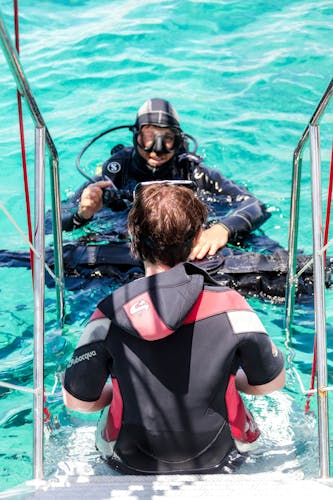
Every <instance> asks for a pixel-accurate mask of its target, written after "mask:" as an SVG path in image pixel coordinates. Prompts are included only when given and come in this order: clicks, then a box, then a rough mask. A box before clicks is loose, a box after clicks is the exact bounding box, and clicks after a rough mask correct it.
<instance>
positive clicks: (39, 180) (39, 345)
mask: <svg viewBox="0 0 333 500" xmlns="http://www.w3.org/2000/svg"><path fill="white" fill-rule="evenodd" d="M35 193H36V194H35V228H34V236H35V247H36V250H37V252H38V257H37V255H36V254H34V280H33V283H34V302H35V304H34V306H35V307H34V389H35V391H34V447H33V450H34V478H35V480H36V481H40V480H42V479H43V475H44V474H43V449H44V445H43V444H44V411H43V410H44V330H45V324H44V323H45V321H44V309H45V300H44V298H45V266H44V262H45V233H44V223H45V128H44V127H36V129H35Z"/></svg>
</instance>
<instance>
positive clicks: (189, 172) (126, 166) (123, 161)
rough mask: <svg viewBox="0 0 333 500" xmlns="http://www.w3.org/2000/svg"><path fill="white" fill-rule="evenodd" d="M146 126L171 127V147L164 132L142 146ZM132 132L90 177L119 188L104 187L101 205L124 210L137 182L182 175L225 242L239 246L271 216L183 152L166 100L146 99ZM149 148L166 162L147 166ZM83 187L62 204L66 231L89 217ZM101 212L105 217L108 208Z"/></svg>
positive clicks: (182, 137) (254, 200) (185, 145)
mask: <svg viewBox="0 0 333 500" xmlns="http://www.w3.org/2000/svg"><path fill="white" fill-rule="evenodd" d="M145 126H151V127H156V128H157V130H160V131H161V130H162V131H163V130H165V129H167V130H171V131H173V132H174V134H175V135H174V143H173V145H172V148H168V145H167V144H166V142H167V139H165V134H159V133H157V134H155V136H154V137H153V139H152V144H150V143H149V145H148V147H146V146H145V145H144V144H142V143H141V142H140V141H141V139H140V138H141V131H142V127H145ZM132 130H133V133H134V135H133V137H134V140H133V142H134V146H132V147H122V146H118V147H116V148H114V149H115V150H116V151H115V152H114V154H112V156H111V158H109V159H108V160H107V161H106V162H105V163H104V165H103V170H102V174H101V175H100V176H96V177H95V178H94V179H93V180H94V181H95V182H98V181H102V180H104V181H105V180H111V181H112V182H113V184H114V186H115V188H116V189H117V190H118V191H116V189H107V190H103V191H104V194H107V195H108V200H105V196H104V207H105V205H107V207H108V208H110V209H111V210H113V211H122V210H127V209H128V207H129V203H130V202H131V198H132V192H133V189H134V187H135V185H136V184H137V183H139V182H145V181H154V180H179V179H183V180H184V179H186V180H192V181H194V182H195V184H196V186H197V189H198V194H199V197H200V198H201V199H202V200H203V201H205V202H206V203H207V205H208V206H209V207H210V213H209V218H208V222H209V225H210V226H211V225H214V224H221V225H222V226H223V227H224V228H225V229H226V230H227V233H228V238H227V241H228V242H229V243H232V244H237V243H238V244H239V243H240V242H242V241H243V240H244V238H246V237H247V236H248V235H249V234H250V233H251V232H252V231H253V230H255V229H257V228H258V227H259V226H260V225H261V224H263V222H265V221H266V220H267V219H268V217H269V216H270V214H269V213H268V212H267V210H266V207H265V205H264V204H263V203H262V202H260V201H259V200H258V199H257V198H256V197H255V196H253V195H252V194H251V193H250V192H249V191H247V189H245V188H244V187H241V186H239V185H237V184H235V183H234V182H232V181H231V180H229V179H227V178H226V177H224V176H222V175H221V174H220V173H219V172H218V171H215V170H211V169H210V168H208V167H206V166H204V165H203V164H202V158H200V157H199V156H197V155H196V154H193V153H190V152H188V140H187V137H188V136H186V134H184V133H183V132H182V130H181V128H180V125H179V121H178V116H177V114H176V111H175V110H174V108H173V107H172V106H171V104H170V103H168V102H167V101H164V100H162V99H150V100H149V101H147V103H145V104H144V105H143V106H142V108H140V110H139V112H138V115H137V118H136V122H135V124H134V126H133V128H132ZM151 151H153V153H152V154H156V156H158V157H162V156H163V155H164V156H165V158H166V160H167V161H163V162H160V163H159V164H157V165H154V166H152V165H151V161H150V158H149V157H148V158H147V156H148V153H149V152H151ZM88 185H89V183H86V184H85V185H84V186H82V187H81V188H80V189H79V190H78V191H77V192H76V193H75V194H74V195H73V196H72V197H71V199H70V200H69V201H68V203H66V204H65V205H64V206H63V214H64V215H63V220H62V227H63V229H64V230H65V231H71V230H72V229H75V228H79V227H82V226H84V225H86V224H87V223H88V222H90V221H91V220H92V217H88V218H84V217H82V216H81V215H80V213H79V211H78V210H77V209H78V207H79V203H80V198H81V195H82V193H83V190H84V189H85V188H86V187H87V186H88ZM124 198H126V199H124ZM103 213H104V216H105V217H109V214H108V213H107V212H105V211H103ZM222 246H224V245H222Z"/></svg>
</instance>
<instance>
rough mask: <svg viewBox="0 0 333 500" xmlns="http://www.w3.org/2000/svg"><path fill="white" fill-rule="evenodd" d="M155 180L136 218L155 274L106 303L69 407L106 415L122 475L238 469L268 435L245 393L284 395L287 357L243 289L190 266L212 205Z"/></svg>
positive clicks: (88, 338) (92, 324)
mask: <svg viewBox="0 0 333 500" xmlns="http://www.w3.org/2000/svg"><path fill="white" fill-rule="evenodd" d="M149 184H150V185H147V184H146V185H144V184H141V185H139V187H138V188H137V190H136V194H135V197H134V202H133V205H132V208H131V210H130V212H129V216H128V229H129V233H130V235H131V250H132V252H133V254H134V256H136V257H137V258H138V259H139V260H141V261H143V262H144V268H145V276H144V277H142V278H140V279H137V280H134V281H132V282H131V283H128V284H126V285H124V286H123V287H120V288H118V289H117V290H116V291H114V292H113V293H111V294H109V295H107V296H106V297H105V298H103V299H102V300H101V301H100V302H99V304H98V306H97V308H96V310H95V312H94V313H93V315H92V317H91V318H90V320H89V322H88V324H87V326H86V327H85V329H84V332H83V334H82V335H81V338H80V340H79V343H78V345H77V347H76V349H75V351H74V353H73V356H72V359H71V360H70V362H69V364H68V367H67V368H66V371H65V374H64V377H63V397H64V402H65V405H66V406H67V407H68V408H70V409H73V410H77V411H81V412H96V411H100V410H103V413H102V415H101V418H100V420H99V423H98V426H97V432H96V448H97V449H98V451H99V452H100V454H101V456H102V457H103V458H104V459H105V460H106V461H107V463H108V464H109V465H110V466H111V467H112V468H114V469H116V470H118V471H121V472H124V473H126V474H177V473H197V474H200V473H208V474H209V473H218V472H230V471H231V470H235V468H236V467H237V465H240V464H241V463H242V461H243V460H244V457H242V455H240V454H239V453H238V451H239V452H240V453H243V452H246V451H249V450H250V449H251V448H252V443H254V442H255V441H256V440H257V438H258V437H259V435H260V431H259V429H258V427H257V426H256V423H255V421H254V420H253V417H252V415H251V413H250V412H249V411H248V410H247V409H246V407H245V405H244V403H243V400H242V398H241V396H240V394H239V392H238V391H241V392H243V393H245V394H251V395H256V396H263V395H265V394H269V393H271V392H273V391H275V390H278V389H282V388H283V387H284V384H285V367H284V358H283V354H282V352H281V351H280V350H279V349H277V347H276V346H275V345H274V344H273V343H272V341H271V339H270V337H269V335H268V334H267V332H266V330H265V327H264V326H263V324H262V322H261V321H260V319H259V317H258V316H257V315H256V313H255V312H254V311H253V310H252V309H251V307H250V306H249V304H248V303H247V301H246V300H245V299H244V298H243V297H241V295H240V294H239V293H237V292H236V291H235V290H231V289H230V288H227V287H221V286H219V284H218V283H216V282H215V281H214V280H213V279H212V278H211V277H210V276H209V274H207V273H206V272H205V271H203V270H202V269H201V268H199V267H197V266H195V265H193V264H192V263H189V262H186V261H187V260H188V257H189V255H190V252H191V251H192V249H193V248H195V247H196V245H197V242H198V240H200V238H201V235H202V232H203V230H202V227H203V224H204V223H205V219H206V213H207V209H206V206H205V204H204V203H202V202H201V201H200V200H199V199H198V197H197V196H196V195H195V193H194V192H193V191H192V190H191V189H188V188H187V187H184V186H179V185H175V184H174V183H171V182H169V183H168V182H167V181H166V182H162V183H149ZM184 262H185V263H184ZM110 377H111V379H112V383H111V381H110ZM237 450H238V451H237Z"/></svg>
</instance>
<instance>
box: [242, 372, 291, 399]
mask: <svg viewBox="0 0 333 500" xmlns="http://www.w3.org/2000/svg"><path fill="white" fill-rule="evenodd" d="M285 383H286V370H285V367H283V368H282V370H281V372H280V373H279V374H278V375H277V376H276V377H275V378H274V379H273V380H271V381H270V382H268V383H267V384H262V385H250V384H249V382H248V379H247V376H246V374H245V372H244V371H243V370H242V369H239V370H238V371H237V374H236V388H237V390H238V391H240V392H244V393H245V394H251V395H253V396H264V395H265V394H270V393H271V392H274V391H277V390H279V389H283V387H284V386H285Z"/></svg>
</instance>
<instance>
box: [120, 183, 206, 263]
mask: <svg viewBox="0 0 333 500" xmlns="http://www.w3.org/2000/svg"><path fill="white" fill-rule="evenodd" d="M206 217H207V209H206V206H205V205H204V204H203V203H202V202H201V201H200V200H199V199H198V198H197V197H196V195H195V193H194V192H193V191H192V190H190V189H188V188H187V187H183V186H175V185H172V184H163V183H162V184H158V185H150V186H146V187H144V188H142V189H141V190H140V192H139V193H138V195H137V196H136V197H135V198H134V202H133V205H132V208H131V210H130V212H129V216H128V230H129V233H130V236H131V252H132V255H133V256H134V257H135V258H137V259H141V260H147V261H149V262H151V263H152V264H156V263H158V262H159V263H162V264H166V265H169V266H171V267H173V266H175V265H176V264H178V263H180V262H184V261H186V260H187V259H188V257H189V255H190V252H191V248H192V244H193V240H194V238H195V237H196V236H197V234H198V233H199V231H200V229H201V227H202V225H203V224H204V223H205V221H206Z"/></svg>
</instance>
